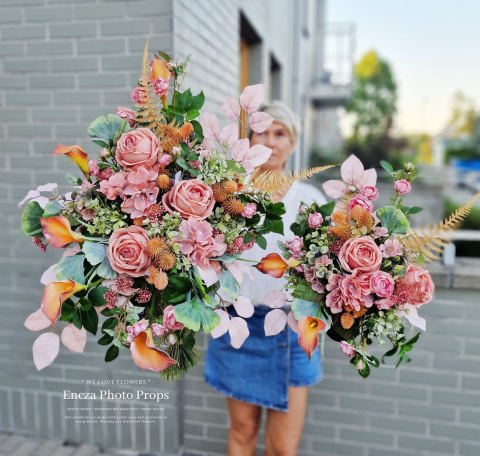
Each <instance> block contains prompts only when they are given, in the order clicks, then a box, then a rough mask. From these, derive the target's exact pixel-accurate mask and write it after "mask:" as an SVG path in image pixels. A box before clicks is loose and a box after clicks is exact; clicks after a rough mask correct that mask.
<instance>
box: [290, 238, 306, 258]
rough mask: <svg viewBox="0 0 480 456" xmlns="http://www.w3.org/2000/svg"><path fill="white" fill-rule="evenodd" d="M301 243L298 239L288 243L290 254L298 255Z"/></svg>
mask: <svg viewBox="0 0 480 456" xmlns="http://www.w3.org/2000/svg"><path fill="white" fill-rule="evenodd" d="M302 247H303V241H302V239H300V238H299V237H296V238H295V239H294V240H293V241H292V242H290V243H289V245H288V249H289V250H290V252H292V253H295V254H296V255H298V254H299V253H300V252H301V251H302Z"/></svg>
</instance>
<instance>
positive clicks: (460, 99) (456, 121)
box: [449, 90, 477, 137]
mask: <svg viewBox="0 0 480 456" xmlns="http://www.w3.org/2000/svg"><path fill="white" fill-rule="evenodd" d="M476 118H477V112H476V111H475V104H474V103H473V101H472V100H471V99H469V98H467V97H466V96H465V94H464V93H463V92H462V91H461V90H458V91H457V92H455V94H454V95H453V98H452V111H451V114H450V121H449V125H452V126H453V127H454V128H455V134H456V135H457V136H461V135H462V134H467V135H468V136H470V137H472V136H473V133H474V127H475V120H476Z"/></svg>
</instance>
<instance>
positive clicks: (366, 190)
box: [362, 186, 378, 201]
mask: <svg viewBox="0 0 480 456" xmlns="http://www.w3.org/2000/svg"><path fill="white" fill-rule="evenodd" d="M362 196H364V197H365V198H368V199H369V200H370V201H375V200H376V199H377V198H378V190H377V189H376V187H369V186H367V187H363V188H362Z"/></svg>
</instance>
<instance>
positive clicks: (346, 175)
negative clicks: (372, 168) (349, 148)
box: [340, 155, 364, 185]
mask: <svg viewBox="0 0 480 456" xmlns="http://www.w3.org/2000/svg"><path fill="white" fill-rule="evenodd" d="M363 170H364V168H363V164H362V162H361V161H360V160H359V159H358V158H357V157H355V155H350V157H348V158H347V159H346V160H345V161H344V162H343V163H342V166H341V168H340V171H341V173H342V179H343V181H344V182H346V183H347V184H350V185H356V184H359V183H360V182H362V179H363Z"/></svg>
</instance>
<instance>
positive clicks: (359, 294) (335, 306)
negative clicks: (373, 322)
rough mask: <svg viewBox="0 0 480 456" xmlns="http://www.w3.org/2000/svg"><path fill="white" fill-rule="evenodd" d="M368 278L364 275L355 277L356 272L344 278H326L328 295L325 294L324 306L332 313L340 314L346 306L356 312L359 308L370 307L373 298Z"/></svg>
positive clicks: (337, 275)
mask: <svg viewBox="0 0 480 456" xmlns="http://www.w3.org/2000/svg"><path fill="white" fill-rule="evenodd" d="M369 278H370V277H369V276H368V275H366V274H363V275H360V276H358V277H357V273H356V272H354V273H353V274H351V275H347V276H345V277H342V276H341V275H340V274H332V275H331V276H330V277H329V278H328V285H327V290H328V291H329V292H330V293H328V294H327V298H326V302H325V304H326V305H327V307H329V308H330V310H331V312H332V313H340V312H342V310H343V308H344V307H345V306H347V305H348V306H350V307H352V308H354V309H355V310H357V311H358V310H360V307H371V306H372V304H373V298H372V295H371V294H370V293H371V292H370V283H369Z"/></svg>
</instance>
